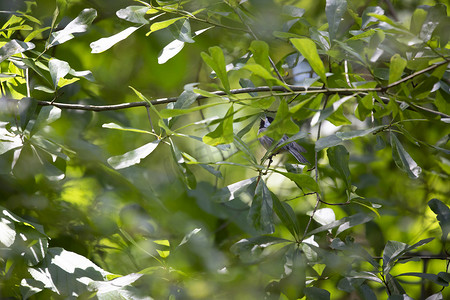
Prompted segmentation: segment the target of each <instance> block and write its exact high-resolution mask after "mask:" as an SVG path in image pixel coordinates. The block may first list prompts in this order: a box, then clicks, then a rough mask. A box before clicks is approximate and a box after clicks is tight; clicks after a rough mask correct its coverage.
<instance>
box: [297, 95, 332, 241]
mask: <svg viewBox="0 0 450 300" xmlns="http://www.w3.org/2000/svg"><path fill="white" fill-rule="evenodd" d="M327 103H328V97H327V96H325V101H324V102H323V107H322V111H323V110H324V109H325V108H326V107H327ZM321 129H322V121H320V122H319V126H318V128H317V140H319V139H320V131H321ZM314 168H315V170H316V172H315V180H316V183H317V185H319V168H318V151H314ZM315 194H316V198H317V200H316V205H315V206H314V210H313V212H312V214H311V216H310V217H309V220H308V224H306V227H305V231H304V232H303V237H302V241H303V239H304V238H305V237H306V234H307V233H308V229H309V226H310V225H311V221H312V219H313V218H314V215H315V214H316V211H317V209H318V208H319V205H320V202H321V199H320V195H319V192H315Z"/></svg>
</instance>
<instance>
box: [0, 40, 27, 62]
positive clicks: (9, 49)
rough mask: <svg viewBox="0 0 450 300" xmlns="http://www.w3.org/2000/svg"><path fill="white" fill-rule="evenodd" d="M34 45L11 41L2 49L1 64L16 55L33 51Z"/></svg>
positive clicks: (0, 54) (0, 50) (0, 49)
mask: <svg viewBox="0 0 450 300" xmlns="http://www.w3.org/2000/svg"><path fill="white" fill-rule="evenodd" d="M34 47H35V46H34V44H33V43H25V42H22V41H19V40H11V41H9V42H7V43H6V44H4V45H3V46H2V47H1V48H0V63H1V62H2V61H4V60H5V59H8V58H9V57H11V56H13V55H14V54H18V53H22V52H25V51H27V50H31V49H33V48H34Z"/></svg>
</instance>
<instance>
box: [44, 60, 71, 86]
mask: <svg viewBox="0 0 450 300" xmlns="http://www.w3.org/2000/svg"><path fill="white" fill-rule="evenodd" d="M48 69H49V71H50V76H51V77H52V80H53V86H54V87H55V88H56V87H57V86H58V82H59V80H60V79H61V78H63V77H64V76H66V75H67V74H69V71H70V65H69V63H67V62H66V61H62V60H59V59H56V58H53V59H51V60H50V61H49V62H48Z"/></svg>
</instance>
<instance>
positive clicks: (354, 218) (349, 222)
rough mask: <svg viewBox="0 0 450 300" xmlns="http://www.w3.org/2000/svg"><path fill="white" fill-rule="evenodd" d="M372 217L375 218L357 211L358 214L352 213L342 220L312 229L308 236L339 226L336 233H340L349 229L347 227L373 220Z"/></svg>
mask: <svg viewBox="0 0 450 300" xmlns="http://www.w3.org/2000/svg"><path fill="white" fill-rule="evenodd" d="M372 219H373V216H370V215H368V214H364V213H357V214H354V215H351V216H349V217H345V218H342V219H340V220H337V221H334V222H331V223H329V224H327V225H323V226H321V227H319V228H316V229H314V230H312V231H311V232H308V236H309V235H313V234H317V233H319V232H322V231H327V230H330V229H333V228H336V227H339V228H338V230H337V232H336V235H338V234H339V233H341V232H343V231H344V230H347V229H349V228H352V227H354V226H357V225H361V224H364V223H367V222H369V221H371V220H372Z"/></svg>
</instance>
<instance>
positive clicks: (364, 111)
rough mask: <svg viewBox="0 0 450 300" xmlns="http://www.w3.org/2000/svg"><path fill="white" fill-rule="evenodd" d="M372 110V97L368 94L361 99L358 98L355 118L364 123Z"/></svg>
mask: <svg viewBox="0 0 450 300" xmlns="http://www.w3.org/2000/svg"><path fill="white" fill-rule="evenodd" d="M372 109H373V95H371V94H370V93H369V94H367V95H365V96H364V97H363V98H361V99H359V97H358V107H357V108H356V111H355V116H356V117H357V118H358V119H359V120H360V121H364V120H365V119H367V117H369V116H370V114H371V112H372Z"/></svg>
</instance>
